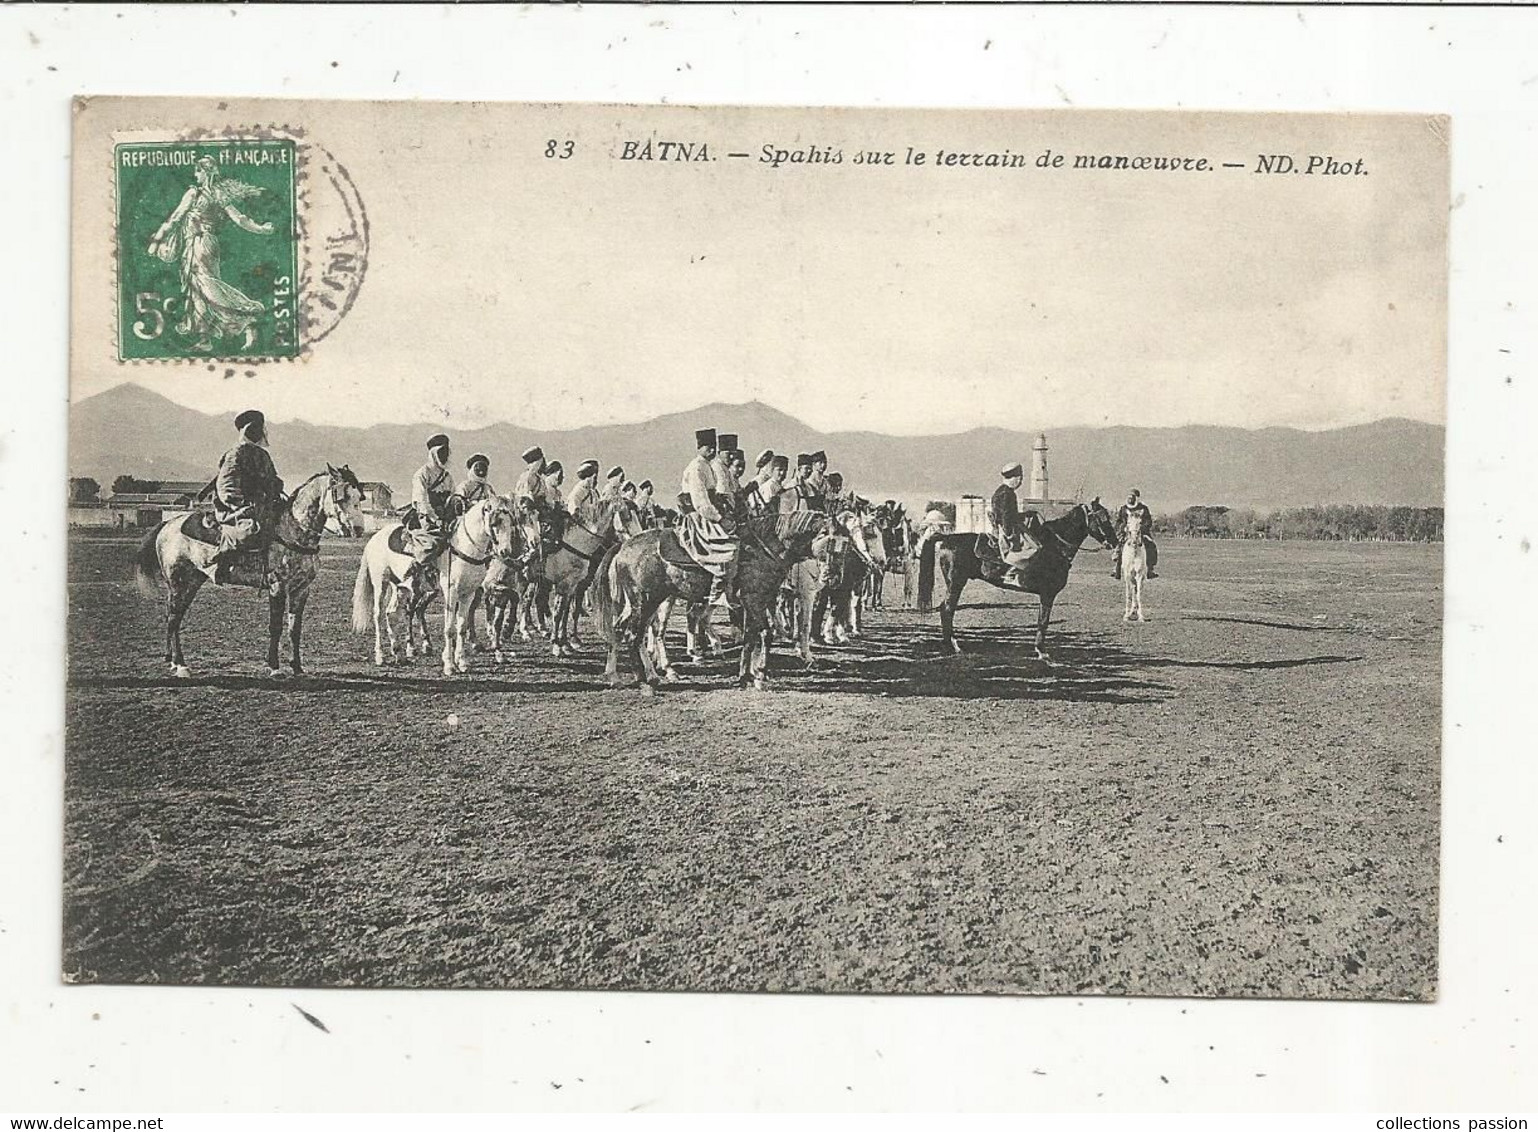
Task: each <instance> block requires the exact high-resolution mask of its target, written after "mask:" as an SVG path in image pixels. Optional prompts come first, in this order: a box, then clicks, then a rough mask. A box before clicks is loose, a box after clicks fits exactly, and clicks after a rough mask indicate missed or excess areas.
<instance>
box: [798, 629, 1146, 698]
mask: <svg viewBox="0 0 1538 1132" xmlns="http://www.w3.org/2000/svg"><path fill="white" fill-rule="evenodd" d="M1033 637H1034V629H1031V630H1025V631H1022V630H1021V629H1020V628H1018V627H1000V628H994V627H981V628H972V629H968V630H967V632H966V634H965V637H964V638H963V639H962V648H963V649H964V650H965V651H964V652H962V653H961V654H959V655H954V654H951V653H950V652H948V651H946V650H944V649H942V647H941V645H940V642H939V639H938V636H937V634H936V633H935V629H934V626H932V625H929V624H927V623H920V624H908V625H903V624H900V623H889V624H883V625H881V626H880V627H879V628H875V629H873V630H872V631H871V632H870V633H869V634H868V635H866V636H864V637H861V638H860V639H859V640H857V641H852V642H850V643H849V644H847V645H815V644H814V645H813V646H812V655H813V657H814V658H815V661H816V664H815V666H814V667H813V668H811V669H810V670H808V669H806V668H804V667H802V664H801V660H800V658H799V657H797V656H794V655H786V654H785V653H783V652H778V653H776V655H775V657H774V665H773V668H772V669H771V676H770V678H771V680H772V681H773V683H774V686H776V687H779V688H784V689H788V690H793V691H801V692H849V693H857V694H861V695H879V696H892V697H909V696H912V697H919V698H927V697H933V698H939V699H962V700H975V699H994V700H1063V701H1070V702H1079V703H1104V704H1148V703H1159V702H1161V701H1163V700H1166V699H1168V698H1169V697H1170V695H1171V694H1172V689H1171V688H1170V686H1169V685H1167V684H1163V683H1160V682H1159V681H1157V680H1155V679H1152V678H1151V677H1149V676H1148V675H1147V674H1146V673H1143V672H1140V671H1138V668H1139V662H1140V661H1141V658H1140V657H1138V656H1135V655H1134V654H1132V653H1129V652H1127V651H1125V650H1124V649H1122V648H1120V647H1119V646H1118V645H1116V644H1115V643H1114V642H1112V641H1110V640H1109V639H1107V638H1105V637H1103V636H1101V635H1100V634H1097V633H1093V632H1089V631H1084V630H1081V631H1078V632H1062V631H1054V632H1053V634H1052V639H1051V640H1050V641H1049V642H1048V645H1049V651H1050V654H1051V658H1052V659H1051V662H1050V663H1048V662H1044V661H1041V660H1038V659H1037V657H1036V648H1035V644H1034V643H1033Z"/></svg>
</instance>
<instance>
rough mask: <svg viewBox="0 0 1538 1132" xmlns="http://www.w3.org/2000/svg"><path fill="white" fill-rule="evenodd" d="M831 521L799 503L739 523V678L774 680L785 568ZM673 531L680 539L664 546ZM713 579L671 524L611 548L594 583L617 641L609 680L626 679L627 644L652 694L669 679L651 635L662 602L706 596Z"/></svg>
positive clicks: (602, 615) (600, 618)
mask: <svg viewBox="0 0 1538 1132" xmlns="http://www.w3.org/2000/svg"><path fill="white" fill-rule="evenodd" d="M828 523H829V520H828V517H827V516H826V515H824V514H823V513H822V512H820V511H796V512H792V513H791V514H788V515H760V516H756V517H754V518H752V519H749V520H748V521H747V522H745V523H743V524H741V525H740V527H739V528H738V534H739V538H740V540H741V546H742V549H741V551H740V552H739V556H738V560H737V585H738V590H739V592H740V594H741V598H742V611H743V640H742V660H741V662H740V665H739V668H738V675H737V683H738V685H739V686H741V687H744V688H745V687H747V686H748V685H749V684H752V685H753V686H754V687H755V688H757V689H759V690H763V688H764V687H765V686H766V683H767V680H768V673H769V640H770V633H769V624H770V609H771V607H772V606H773V604H774V602H775V599H776V598H777V597H778V596H779V592H780V583H782V582H783V581H784V580H785V575H786V574H788V573H789V572H790V569H791V567H792V566H794V565H795V564H796V563H798V562H801V561H804V560H805V559H807V558H809V557H811V554H812V544H813V543H814V542H816V541H817V540H818V539H820V538H821V537H822V536H824V535H826V534H827V533H828ZM665 539H666V540H672V541H671V542H670V543H668V544H667V545H666V546H664V540H665ZM710 583H711V575H710V573H709V572H708V571H707V570H705V569H704V568H703V567H700V566H697V565H694V564H692V563H691V562H690V561H689V560H688V559H687V558H686V557H683V556H682V551H681V549H680V548H679V547H678V545H677V540H676V538H675V536H674V535H673V533H672V532H671V531H660V530H650V531H643V532H642V533H641V534H639V535H636V536H634V537H633V538H629V539H626V540H625V541H624V542H623V543H621V544H620V545H619V546H618V547H615V548H613V549H611V550H610V551H609V553H608V555H607V556H606V557H605V558H604V560H603V563H602V565H601V567H600V569H599V571H598V577H597V578H596V579H595V580H594V582H593V591H592V592H593V608H594V613H595V614H596V616H595V620H596V621H597V623H598V631H599V633H600V634H602V636H603V638H604V640H606V641H607V642H608V643H609V662H608V666H607V667H606V668H605V670H604V674H605V676H606V677H607V678H608V680H609V682H610V683H611V684H617V683H618V682H619V653H620V649H621V647H624V648H626V650H627V651H628V653H629V655H630V662H631V664H632V665H633V666H634V668H635V671H636V672H637V673H638V675H639V679H640V681H641V691H642V693H643V694H646V695H651V694H652V693H653V692H654V691H655V689H656V687H657V685H658V684H659V683H660V682H661V681H660V677H659V675H658V670H657V666H656V663H655V660H654V658H653V656H652V650H651V648H650V647H649V640H648V634H649V631H650V630H651V628H652V626H653V625H654V622H655V618H656V616H657V610H658V609H659V608H660V607H661V605H662V603H663V602H664V601H666V600H667V599H668V598H678V599H681V600H682V601H684V602H686V603H699V602H703V601H705V600H706V598H707V597H708V596H709V594H710Z"/></svg>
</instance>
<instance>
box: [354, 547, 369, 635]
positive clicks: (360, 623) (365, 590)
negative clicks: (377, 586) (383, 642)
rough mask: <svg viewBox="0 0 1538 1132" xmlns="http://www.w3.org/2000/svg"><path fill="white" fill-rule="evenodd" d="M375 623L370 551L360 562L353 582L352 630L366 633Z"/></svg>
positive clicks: (364, 554) (365, 552)
mask: <svg viewBox="0 0 1538 1132" xmlns="http://www.w3.org/2000/svg"><path fill="white" fill-rule="evenodd" d="M373 623H374V572H373V571H372V570H370V569H369V568H368V552H367V551H364V553H363V561H362V562H359V563H358V576H357V578H355V579H354V580H353V583H352V631H353V632H354V633H366V632H368V630H369V626H370V625H372V624H373Z"/></svg>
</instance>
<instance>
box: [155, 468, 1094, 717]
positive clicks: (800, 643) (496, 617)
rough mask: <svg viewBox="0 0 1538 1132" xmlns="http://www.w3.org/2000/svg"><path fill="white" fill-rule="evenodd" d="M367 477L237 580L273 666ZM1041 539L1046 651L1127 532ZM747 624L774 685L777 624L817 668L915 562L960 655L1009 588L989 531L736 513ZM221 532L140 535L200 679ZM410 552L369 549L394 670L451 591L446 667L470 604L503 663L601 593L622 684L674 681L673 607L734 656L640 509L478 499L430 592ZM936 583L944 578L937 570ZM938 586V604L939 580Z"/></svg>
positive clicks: (298, 497) (928, 604)
mask: <svg viewBox="0 0 1538 1132" xmlns="http://www.w3.org/2000/svg"><path fill="white" fill-rule="evenodd" d="M362 498H363V493H362V488H361V485H360V484H359V483H358V481H357V478H356V477H355V476H354V475H353V473H352V472H351V471H350V470H348V469H347V468H346V467H345V466H343V467H341V468H336V467H331V466H329V465H328V467H327V470H326V471H324V472H320V473H317V474H316V475H314V476H311V477H310V478H309V479H308V480H306V481H305V482H304V483H303V484H301V485H300V486H299V487H298V488H297V489H296V490H295V491H294V493H293V495H292V496H291V497H289V498H288V499H286V500H285V501H283V504H282V506H281V507H280V508H279V510H278V512H277V515H276V518H275V521H274V524H273V530H272V538H271V546H270V549H269V551H268V556H267V563H266V568H267V572H266V573H265V574H262V575H261V576H260V577H255V576H251V575H241V574H240V572H239V570H237V572H236V576H235V578H234V579H233V580H235V581H236V582H237V583H243V584H247V585H253V586H261V587H264V588H266V589H268V591H269V634H268V653H267V662H268V663H267V666H268V670H269V672H270V674H271V675H273V676H274V677H280V676H282V675H285V673H284V672H283V671H282V669H281V667H280V656H279V654H280V644H281V640H282V636H283V634H284V630H285V629H286V630H287V635H288V639H289V645H290V648H289V654H290V655H289V658H288V661H289V670H290V671H291V672H293V673H294V674H296V675H297V674H299V673H300V672H302V671H303V663H302V659H301V638H302V628H303V620H304V612H305V608H306V604H307V602H308V598H309V593H310V590H311V585H312V583H313V581H314V578H315V576H316V573H317V570H318V558H319V549H320V539H321V535H322V532H323V531H324V530H325V529H326V528H327V527H328V526H330V527H334V528H336V529H338V530H340V531H342V532H343V533H344V534H349V535H352V534H357V533H360V532H361V530H362V522H363V520H362V513H361V509H360V508H361V504H362ZM1044 531H1045V537H1044V539H1043V546H1042V549H1041V550H1040V551H1039V552H1038V553H1037V554H1036V555H1035V556H1034V557H1033V558H1032V559H1031V560H1030V562H1029V563H1028V564H1027V565H1026V567H1025V569H1024V571H1023V577H1022V579H1021V582H1022V584H1021V585H1019V586H1008V585H1005V588H1019V589H1024V590H1025V591H1026V592H1030V593H1034V594H1036V595H1037V597H1038V599H1039V612H1038V621H1037V629H1036V641H1035V644H1036V654H1037V656H1038V657H1040V658H1041V659H1043V660H1046V659H1047V653H1046V628H1047V623H1048V621H1049V619H1050V617H1051V611H1052V603H1053V600H1054V598H1055V597H1056V596H1057V594H1058V593H1059V592H1060V591H1061V590H1062V588H1063V586H1064V585H1065V584H1066V583H1067V580H1068V573H1069V570H1070V569H1071V568H1072V565H1073V561H1074V558H1075V556H1076V555H1077V553H1078V551H1079V548H1080V547H1081V546H1082V545H1083V543H1084V542H1085V540H1086V539H1088V538H1094V539H1095V540H1097V541H1099V542H1100V543H1102V544H1103V545H1105V546H1111V545H1113V543H1114V541H1115V539H1116V535H1115V532H1114V531H1113V530H1112V526H1111V519H1110V515H1109V514H1108V513H1107V512H1106V510H1105V508H1104V507H1103V506H1101V504H1100V501H1099V500H1098V499H1095V500H1092V501H1091V502H1089V503H1085V504H1080V505H1078V506H1076V507H1074V508H1073V509H1072V510H1071V511H1069V512H1068V513H1067V514H1065V515H1063V516H1061V517H1059V518H1057V519H1053V520H1050V521H1048V522H1047V523H1046V524H1045V527H1044ZM738 536H739V541H740V547H741V549H740V554H739V564H738V570H737V581H738V590H739V602H738V605H737V608H736V611H735V619H736V629H737V630H738V632H739V633H740V635H741V644H742V650H741V656H740V659H739V664H738V683H739V685H741V686H744V687H748V686H751V687H755V688H760V689H762V688H764V687H766V686H767V682H768V676H769V652H770V646H771V643H772V641H773V640H774V639H775V638H776V637H780V638H784V639H790V640H792V641H794V642H795V645H796V651H797V653H798V654H799V656H800V658H801V660H802V662H803V663H804V664H808V665H810V664H811V663H813V660H814V658H813V654H812V647H811V646H812V642H813V640H814V639H818V640H827V641H830V642H842V641H844V640H847V639H849V638H850V637H853V636H857V635H859V633H860V632H861V628H862V626H861V621H862V615H863V613H864V611H866V610H868V609H872V608H879V606H880V602H881V594H882V589H883V582H884V576H885V574H886V573H887V572H888V571H892V570H897V571H903V572H907V573H909V574H910V576H911V575H913V574H915V573H916V591H917V593H916V604H917V606H918V608H919V609H920V610H924V611H928V610H931V609H938V611H939V613H940V626H941V639H942V642H943V644H944V647H945V648H947V649H948V650H950V651H952V652H960V651H961V648H960V645H959V644H958V643H957V641H956V638H955V634H954V616H955V611H956V608H957V606H958V605H959V604H960V598H961V594H962V591H963V589H964V588H965V586H966V584H967V582H968V581H971V580H974V579H981V580H984V581H987V582H990V583H992V584H994V585H1004V582H1003V565H1002V563H1000V562H998V561H997V557H996V555H994V554H992V553H990V547H991V544H990V543H989V541H988V540H987V539H986V538H985V537H984V536H978V535H966V534H956V533H941V534H935V535H931V536H928V537H925V538H923V539H922V540H920V542H919V544H918V545H917V546H915V545H914V541H913V538H912V528H911V525H909V524H907V522H906V519H905V518H903V517H902V515H901V511H900V508H899V509H897V510H896V511H893V510H892V509H891V508H886V509H881V508H878V509H877V511H876V513H874V514H867V515H860V516H854V515H845V516H830V515H828V514H825V513H823V512H820V511H799V512H793V513H790V514H786V515H761V516H755V517H752V518H749V519H747V520H745V521H744V522H742V523H741V524H739V528H738ZM216 543H217V532H216V531H214V530H213V529H212V528H211V527H209V526H208V525H207V523H206V520H203V519H201V518H200V517H199V516H196V515H173V516H171V517H169V518H168V519H167V520H166V521H165V522H163V523H162V524H161V525H160V526H159V527H157V528H156V529H155V530H153V531H151V532H150V533H149V534H148V535H147V536H146V538H145V539H144V541H143V543H142V544H141V546H140V549H139V553H138V555H137V558H136V563H135V577H136V580H137V581H138V582H139V584H140V586H141V588H143V589H145V590H146V591H148V592H154V591H156V590H158V588H159V587H160V586H162V585H163V586H164V588H165V591H166V653H165V659H166V661H167V663H168V664H169V665H170V667H171V671H172V673H173V674H174V675H176V676H179V677H186V676H188V675H190V670H189V669H188V667H187V664H186V661H185V657H184V653H183V649H182V642H181V624H182V620H183V618H184V617H185V614H186V612H187V609H188V607H189V606H190V605H191V603H192V600H193V598H194V597H195V596H196V594H197V593H198V591H199V590H200V589H201V587H202V584H203V582H204V581H206V580H207V576H206V572H205V568H206V565H207V563H208V561H209V560H210V558H211V557H212V554H213V552H214V550H215V548H216ZM412 565H413V559H412V557H411V555H410V554H409V552H408V550H407V543H406V536H405V533H404V532H403V531H402V529H401V527H400V524H391V525H389V526H386V527H385V528H383V529H381V530H380V531H378V532H376V533H375V534H374V535H373V536H372V538H371V539H370V540H369V542H368V544H367V545H366V547H365V549H364V553H363V556H362V560H361V561H360V563H359V566H358V571H357V575H356V577H355V580H354V585H353V600H352V623H353V627H354V629H355V630H356V631H358V632H360V633H366V632H368V631H369V630H371V629H372V631H373V635H374V661H375V663H376V664H379V665H385V664H388V663H392V662H395V661H397V660H398V659H399V655H400V641H399V638H398V635H397V629H396V625H395V621H396V619H397V618H400V617H404V622H405V624H404V628H405V638H406V639H405V648H406V653H407V658H408V659H409V658H410V657H411V656H412V655H414V654H418V652H417V650H418V646H417V644H416V639H415V638H416V632H417V630H418V629H420V631H421V634H422V640H423V644H422V646H421V648H422V650H423V652H422V653H420V654H418V655H425V650H426V649H427V648H430V647H431V646H430V638H429V637H428V634H427V608H428V605H429V603H430V602H431V601H432V600H434V599H441V601H442V605H443V609H442V618H443V620H442V627H443V646H442V657H441V659H442V664H443V672H444V674H445V675H446V676H453V675H454V674H456V673H463V672H467V671H468V670H469V668H470V664H471V657H470V654H471V652H472V651H474V644H473V637H474V617H475V614H476V612H477V610H478V609H481V610H484V613H485V619H486V624H487V634H488V639H487V645H486V647H487V648H488V649H490V650H491V651H493V652H495V653H496V654H497V658H498V660H502V659H505V658H504V655H503V654H504V650H505V649H506V647H507V645H508V643H509V641H510V639H511V638H512V637H513V636H514V635H518V636H522V637H524V638H525V639H532V638H533V637H534V636H535V635H536V634H540V633H543V634H546V635H548V636H549V639H550V642H551V643H550V648H551V651H552V653H553V654H555V655H557V656H564V655H570V654H571V653H572V652H573V651H574V650H575V648H576V646H577V645H579V644H580V643H581V642H580V636H579V619H580V614H581V612H582V610H583V608H584V606H585V604H588V603H590V604H591V607H592V613H593V624H594V626H595V628H596V630H597V632H598V634H599V636H600V637H601V638H602V639H603V642H604V644H605V645H606V646H607V651H608V657H607V663H606V668H605V672H606V676H607V678H608V680H609V681H610V682H611V683H616V684H617V683H620V682H622V681H623V680H624V679H626V677H625V676H623V675H622V673H621V661H622V660H625V661H627V662H628V663H627V667H628V669H629V672H630V673H631V678H633V679H635V680H636V681H638V682H639V684H640V686H641V687H642V689H643V690H644V691H647V692H650V691H652V690H654V689H655V688H657V687H658V686H660V685H661V684H663V683H667V682H670V681H672V680H675V679H676V674H675V673H674V672H673V668H672V664H671V662H670V659H669V656H668V653H667V646H666V639H667V632H668V624H669V621H670V618H671V616H672V614H673V613H674V612H675V611H676V610H678V609H680V608H681V609H682V610H683V611H684V616H685V630H686V641H687V645H688V649H689V652H690V655H691V657H692V658H694V659H696V660H703V659H705V658H706V657H707V656H709V655H712V654H714V655H721V654H722V652H723V651H724V650H723V649H722V647H721V641H720V637H719V636H718V634H717V633H716V632H715V630H714V629H713V628H712V626H711V606H710V604H709V600H708V599H709V595H710V591H711V582H712V577H711V574H710V573H709V572H708V571H706V570H705V569H703V568H702V567H700V566H699V565H697V564H696V563H694V562H693V561H692V560H691V559H690V558H689V557H688V556H687V554H686V553H685V552H684V551H683V548H682V545H681V544H680V542H679V540H678V539H677V537H676V535H675V534H674V532H673V530H672V529H670V528H646V527H643V525H642V523H641V521H640V516H639V512H638V511H637V509H636V508H635V506H634V504H632V503H630V502H629V501H628V500H625V499H623V498H620V499H615V500H609V501H605V503H604V504H603V505H602V507H601V508H600V509H599V511H598V515H597V521H596V522H595V523H594V524H593V525H592V526H588V525H585V524H583V523H580V522H577V521H576V520H575V519H573V518H571V517H570V516H552V515H549V514H543V513H541V512H540V511H539V510H538V509H537V508H536V507H535V505H534V504H532V503H531V502H529V501H528V500H512V499H508V498H505V497H493V498H490V499H487V500H484V501H482V502H479V503H476V504H473V505H471V506H470V507H468V508H466V509H465V511H464V512H463V514H462V515H461V516H460V517H459V518H458V519H457V521H455V522H454V523H453V524H452V526H451V528H450V531H449V535H448V539H447V544H446V546H445V548H444V550H443V551H442V553H441V555H440V556H439V558H438V560H437V563H436V565H437V575H438V584H437V587H436V589H434V590H432V591H427V590H426V589H425V588H422V587H414V586H410V585H407V584H405V579H407V577H408V574H409V572H410V569H411V567H412ZM937 581H938V582H939V583H940V585H939V586H938V587H937V586H936V582H937ZM937 590H938V592H940V593H942V594H943V596H941V597H940V598H939V600H938V602H937V601H936V600H935V599H936V593H937Z"/></svg>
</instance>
